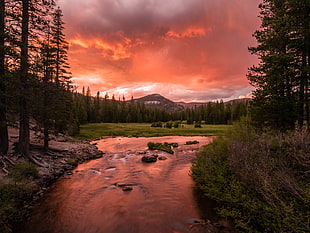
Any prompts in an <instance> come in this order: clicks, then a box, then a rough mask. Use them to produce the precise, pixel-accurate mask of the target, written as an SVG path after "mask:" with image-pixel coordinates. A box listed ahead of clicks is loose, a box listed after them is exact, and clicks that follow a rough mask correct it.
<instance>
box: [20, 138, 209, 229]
mask: <svg viewBox="0 0 310 233" xmlns="http://www.w3.org/2000/svg"><path fill="white" fill-rule="evenodd" d="M193 140H197V141H199V142H200V143H199V144H197V145H185V142H186V141H193ZM211 140H212V137H180V136H173V137H153V138H143V137H140V138H127V137H115V138H106V139H101V140H99V141H96V142H93V143H97V146H98V148H99V149H100V150H102V151H103V152H105V154H104V156H103V157H102V158H100V159H96V160H92V161H89V162H87V163H84V164H81V165H79V166H78V167H77V168H76V169H75V170H73V172H72V174H71V173H70V174H67V175H65V176H64V177H62V178H61V179H59V180H58V181H57V182H56V183H55V184H54V185H53V186H52V187H51V188H50V190H49V192H48V193H47V194H46V195H45V197H44V198H43V200H42V201H41V202H40V204H39V205H38V206H36V207H35V208H34V210H33V212H32V214H31V216H30V218H29V220H28V221H27V223H26V224H25V226H23V230H22V232H24V233H182V232H189V227H190V225H191V224H192V223H193V222H194V221H195V219H199V218H200V212H199V208H198V206H197V203H196V201H195V198H194V193H193V185H194V184H193V181H192V179H191V177H190V176H189V175H188V174H189V171H190V167H191V160H192V158H193V157H194V154H195V152H196V149H197V148H198V147H199V146H202V145H204V144H208V143H209V142H210V141H211ZM150 141H152V142H177V143H178V144H179V147H177V148H174V151H175V153H174V154H168V153H165V152H161V151H158V152H157V154H158V155H159V156H165V157H166V158H167V159H166V160H158V161H157V162H155V163H143V162H142V161H141V158H142V156H143V154H142V152H145V151H146V153H147V154H149V153H154V151H148V150H147V143H148V142H150ZM124 186H125V187H130V188H129V190H127V191H124V190H123V188H124ZM131 188H132V190H130V189H131Z"/></svg>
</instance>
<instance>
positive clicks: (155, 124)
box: [151, 122, 163, 128]
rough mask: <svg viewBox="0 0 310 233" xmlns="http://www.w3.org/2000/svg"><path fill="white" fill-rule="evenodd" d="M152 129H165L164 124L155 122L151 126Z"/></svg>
mask: <svg viewBox="0 0 310 233" xmlns="http://www.w3.org/2000/svg"><path fill="white" fill-rule="evenodd" d="M151 127H160V128H161V127H163V123H161V122H153V123H152V124H151Z"/></svg>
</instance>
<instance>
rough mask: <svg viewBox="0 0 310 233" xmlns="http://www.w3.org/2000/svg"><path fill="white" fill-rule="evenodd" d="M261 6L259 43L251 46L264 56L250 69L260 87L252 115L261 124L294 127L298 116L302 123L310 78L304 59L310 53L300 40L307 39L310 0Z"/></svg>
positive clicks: (274, 0) (269, 1) (267, 0)
mask: <svg viewBox="0 0 310 233" xmlns="http://www.w3.org/2000/svg"><path fill="white" fill-rule="evenodd" d="M259 7H260V10H261V12H260V15H261V19H262V24H261V28H260V29H259V30H257V31H256V32H255V33H254V36H255V38H256V39H257V42H258V45H257V46H256V47H252V48H250V49H249V50H250V51H251V52H252V53H253V54H255V55H257V56H258V57H259V59H260V63H259V64H258V65H257V66H253V67H251V68H250V69H249V73H248V79H249V80H250V83H251V84H252V85H253V86H254V87H256V90H255V91H254V93H253V94H254V99H253V103H252V108H251V115H252V118H253V120H254V121H255V122H256V123H258V124H259V125H266V126H269V127H272V128H274V129H278V130H285V129H291V128H294V127H295V125H296V121H297V120H298V122H299V125H300V126H302V125H303V123H304V119H305V114H304V112H305V106H307V105H308V104H307V101H308V100H307V98H306V97H307V88H306V87H307V86H308V81H309V80H308V78H307V77H309V71H307V69H309V63H308V65H307V64H306V62H303V61H302V60H303V59H306V60H307V59H308V60H309V54H308V55H307V56H308V58H305V57H303V53H304V52H303V51H304V50H305V47H306V46H301V47H302V48H299V46H300V43H296V40H297V41H298V42H301V41H303V42H304V43H302V44H305V43H306V40H305V39H306V38H307V35H306V34H308V33H309V30H305V28H307V27H308V29H309V12H310V10H309V1H307V0H263V2H262V3H261V4H260V6H259ZM300 14H301V15H302V17H301V16H300ZM305 25H306V26H305ZM306 67H308V68H306Z"/></svg>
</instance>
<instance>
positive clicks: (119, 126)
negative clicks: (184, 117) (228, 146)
mask: <svg viewBox="0 0 310 233" xmlns="http://www.w3.org/2000/svg"><path fill="white" fill-rule="evenodd" d="M230 127H231V125H202V127H201V128H194V125H186V124H185V125H183V127H179V128H172V129H169V128H155V127H151V124H148V123H92V124H85V125H81V130H80V134H79V135H77V136H76V137H77V138H79V139H89V138H91V139H94V138H99V137H101V136H141V137H142V136H144V137H160V136H220V135H224V134H225V132H226V131H227V130H228V129H229V128H230Z"/></svg>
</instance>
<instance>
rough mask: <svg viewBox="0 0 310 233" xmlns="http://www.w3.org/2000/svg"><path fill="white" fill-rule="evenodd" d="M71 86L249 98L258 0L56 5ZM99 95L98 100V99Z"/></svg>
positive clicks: (177, 96) (65, 1) (68, 1)
mask: <svg viewBox="0 0 310 233" xmlns="http://www.w3.org/2000/svg"><path fill="white" fill-rule="evenodd" d="M58 1H59V4H60V5H61V8H62V10H63V14H64V18H63V19H64V21H65V23H66V24H65V27H66V29H65V34H66V38H67V40H68V41H69V43H70V50H69V62H70V65H71V72H72V73H73V77H74V78H73V80H74V83H75V84H76V85H78V86H79V88H81V87H82V86H85V87H87V86H89V87H90V89H91V92H92V94H95V93H96V92H97V91H100V92H102V93H105V92H108V94H109V95H110V96H111V95H112V94H114V95H115V96H117V98H118V96H119V95H121V96H123V95H125V98H126V99H130V98H131V96H133V97H134V98H138V97H141V96H144V95H147V94H153V93H159V94H162V95H163V96H165V97H167V98H170V99H171V100H174V101H186V102H189V101H210V100H218V99H224V100H228V99H233V98H238V97H239V96H246V95H248V94H249V93H250V92H251V90H252V88H251V87H250V85H249V83H248V80H247V79H246V73H247V68H248V67H250V66H252V65H253V64H256V63H257V58H256V57H255V56H254V55H251V54H250V53H249V52H248V51H247V48H248V47H249V46H253V45H255V39H254V38H253V37H252V36H251V35H252V34H253V32H254V31H255V30H256V29H258V27H259V25H260V22H259V19H258V17H257V16H258V4H259V2H260V0H167V1H166V0H58ZM102 95H103V94H102Z"/></svg>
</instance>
